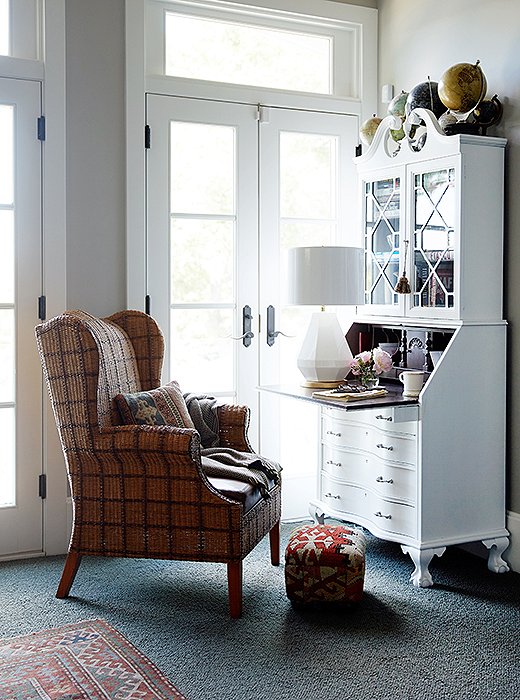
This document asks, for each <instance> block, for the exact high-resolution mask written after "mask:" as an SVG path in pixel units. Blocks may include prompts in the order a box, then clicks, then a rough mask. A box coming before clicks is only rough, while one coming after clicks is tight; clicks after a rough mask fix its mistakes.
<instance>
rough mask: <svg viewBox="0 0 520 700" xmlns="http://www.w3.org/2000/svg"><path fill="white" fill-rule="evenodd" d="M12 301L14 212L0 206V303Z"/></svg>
mask: <svg viewBox="0 0 520 700" xmlns="http://www.w3.org/2000/svg"><path fill="white" fill-rule="evenodd" d="M13 303H14V212H13V210H12V209H1V208H0V304H13Z"/></svg>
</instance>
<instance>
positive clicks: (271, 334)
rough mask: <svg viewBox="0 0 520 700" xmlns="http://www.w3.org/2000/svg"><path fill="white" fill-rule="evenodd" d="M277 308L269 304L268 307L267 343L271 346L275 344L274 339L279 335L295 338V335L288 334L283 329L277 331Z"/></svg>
mask: <svg viewBox="0 0 520 700" xmlns="http://www.w3.org/2000/svg"><path fill="white" fill-rule="evenodd" d="M274 327H275V310H274V306H272V305H271V304H269V306H268V307H267V344H268V345H269V347H271V346H272V345H274V341H275V340H276V338H277V337H278V336H279V335H283V336H284V337H285V338H294V336H293V335H288V334H287V333H284V332H283V331H275V329H274Z"/></svg>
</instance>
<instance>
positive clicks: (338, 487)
mask: <svg viewBox="0 0 520 700" xmlns="http://www.w3.org/2000/svg"><path fill="white" fill-rule="evenodd" d="M321 500H322V501H323V503H325V504H326V505H328V506H329V507H330V508H331V509H332V510H333V511H336V512H338V513H341V514H342V515H344V516H345V519H346V520H348V519H349V516H350V517H351V518H352V519H353V520H354V522H358V521H360V524H362V525H367V526H369V525H370V524H372V525H373V526H374V528H376V529H379V530H382V531H384V532H388V533H392V534H399V535H407V536H409V537H415V536H416V530H417V526H416V509H415V507H414V506H413V505H410V504H405V503H398V502H396V501H390V500H387V499H384V498H381V497H379V496H378V495H377V494H375V493H374V492H372V491H371V490H370V489H364V488H362V487H359V486H354V485H351V484H343V483H341V482H338V481H336V480H335V479H332V478H331V477H330V476H328V475H327V474H325V473H322V475H321Z"/></svg>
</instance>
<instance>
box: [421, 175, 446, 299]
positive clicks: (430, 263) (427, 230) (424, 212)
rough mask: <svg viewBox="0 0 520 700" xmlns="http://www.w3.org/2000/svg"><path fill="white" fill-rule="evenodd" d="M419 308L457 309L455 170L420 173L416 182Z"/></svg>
mask: <svg viewBox="0 0 520 700" xmlns="http://www.w3.org/2000/svg"><path fill="white" fill-rule="evenodd" d="M414 184H415V187H414V190H415V195H414V239H413V245H414V268H415V274H414V276H413V283H414V294H413V302H414V305H415V306H419V307H430V308H432V307H433V308H451V307H453V305H454V288H453V271H454V264H455V260H454V244H455V241H454V228H455V169H454V168H446V169H443V170H435V171H432V172H427V173H420V174H418V175H416V176H415V180H414Z"/></svg>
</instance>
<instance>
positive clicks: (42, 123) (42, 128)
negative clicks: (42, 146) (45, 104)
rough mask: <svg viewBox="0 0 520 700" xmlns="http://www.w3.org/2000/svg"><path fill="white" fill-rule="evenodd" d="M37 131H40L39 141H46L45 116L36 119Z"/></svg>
mask: <svg viewBox="0 0 520 700" xmlns="http://www.w3.org/2000/svg"><path fill="white" fill-rule="evenodd" d="M36 123H37V125H38V126H37V131H38V141H45V117H44V116H41V117H38V119H37V120H36Z"/></svg>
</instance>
